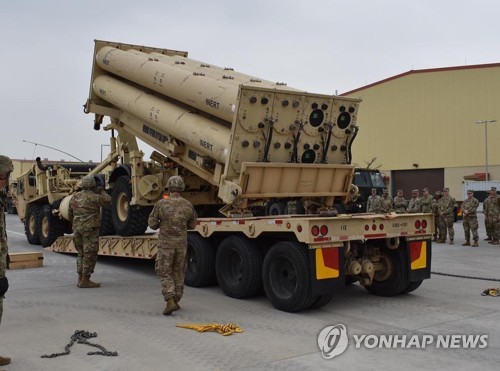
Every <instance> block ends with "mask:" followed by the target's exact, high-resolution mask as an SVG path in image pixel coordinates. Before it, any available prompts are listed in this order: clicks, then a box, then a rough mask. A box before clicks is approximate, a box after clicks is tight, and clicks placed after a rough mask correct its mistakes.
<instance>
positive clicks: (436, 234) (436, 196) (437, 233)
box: [432, 191, 441, 242]
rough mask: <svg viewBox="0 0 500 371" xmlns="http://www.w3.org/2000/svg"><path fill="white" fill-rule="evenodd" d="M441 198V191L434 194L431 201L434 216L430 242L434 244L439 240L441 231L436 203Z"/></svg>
mask: <svg viewBox="0 0 500 371" xmlns="http://www.w3.org/2000/svg"><path fill="white" fill-rule="evenodd" d="M440 198H441V191H436V192H434V198H433V199H432V213H433V214H434V235H433V236H432V241H434V242H436V241H437V240H440V239H441V233H440V232H441V230H440V229H439V207H438V202H439V199H440Z"/></svg>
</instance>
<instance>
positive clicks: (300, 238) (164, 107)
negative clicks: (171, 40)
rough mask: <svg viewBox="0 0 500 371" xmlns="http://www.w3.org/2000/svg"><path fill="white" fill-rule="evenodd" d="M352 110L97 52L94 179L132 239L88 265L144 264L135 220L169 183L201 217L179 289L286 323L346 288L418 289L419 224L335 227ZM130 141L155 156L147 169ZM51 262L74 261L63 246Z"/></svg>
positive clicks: (424, 247) (427, 226)
mask: <svg viewBox="0 0 500 371" xmlns="http://www.w3.org/2000/svg"><path fill="white" fill-rule="evenodd" d="M359 106H360V100H358V99H352V98H346V97H339V96H332V95H323V94H312V93H307V92H304V91H300V90H297V89H293V88H290V87H288V86H286V85H285V84H283V83H273V82H270V81H266V80H263V79H259V78H256V77H253V76H248V75H245V74H242V73H238V72H236V71H234V70H233V69H231V68H222V67H217V66H214V65H211V64H207V63H205V62H199V61H196V60H193V59H190V58H188V57H187V53H186V52H182V51H175V50H169V49H160V48H152V47H145V46H138V45H130V44H123V43H115V42H107V41H100V40H96V42H95V51H94V63H93V68H92V77H91V85H90V92H89V98H88V100H87V103H86V105H85V112H87V113H92V114H93V115H94V129H96V130H98V129H101V128H103V129H104V130H106V131H109V132H110V133H111V146H110V147H111V153H110V154H109V156H108V158H107V159H106V161H104V163H103V164H101V167H104V166H107V167H109V169H110V171H109V172H107V173H106V174H105V179H106V187H107V189H108V190H109V191H110V192H111V196H112V206H111V214H112V218H111V219H112V222H113V227H114V229H115V230H116V232H117V234H119V235H121V236H130V237H117V236H114V237H101V241H100V254H103V255H116V256H129V257H142V258H153V257H154V256H155V254H156V244H155V243H156V242H155V241H156V240H155V238H156V237H155V236H142V234H143V233H144V231H145V230H146V227H147V216H148V214H149V212H150V210H151V208H152V206H153V205H154V203H155V202H156V201H157V200H158V199H159V198H160V197H162V194H163V191H164V186H165V184H166V180H167V179H168V177H169V176H171V175H181V176H182V177H183V178H184V179H185V182H186V190H185V192H184V194H183V196H184V197H186V198H187V199H189V200H190V201H191V202H192V203H193V204H195V206H196V208H197V210H198V211H199V215H200V219H199V220H198V225H197V227H196V228H195V230H193V231H191V232H190V233H189V237H188V244H189V262H188V272H187V276H186V283H187V284H188V285H192V286H205V285H209V284H212V282H214V280H215V277H216V278H217V281H218V283H219V285H220V286H221V288H222V290H223V291H224V292H225V293H226V294H227V295H228V296H231V297H236V298H244V297H248V296H251V295H254V294H255V293H257V292H259V290H261V287H264V290H265V292H266V295H267V296H268V298H269V300H270V301H271V302H272V304H273V305H274V306H275V307H277V308H279V309H281V310H285V311H290V312H294V311H299V310H303V309H306V308H316V307H320V306H322V305H325V304H327V303H328V302H329V301H330V299H331V298H332V297H333V295H334V294H335V293H336V292H338V290H340V288H342V287H344V286H345V284H346V281H349V282H352V281H356V280H358V281H359V282H360V283H361V284H362V285H363V286H364V287H366V289H367V290H368V291H369V292H371V293H373V294H376V295H384V296H392V295H399V294H405V293H408V292H410V291H413V290H415V289H416V288H417V287H418V286H419V285H420V284H421V282H422V280H423V279H426V278H429V277H430V256H431V240H430V238H431V236H432V233H433V230H432V228H433V227H432V225H433V223H431V220H432V215H431V214H412V215H402V214H399V215H396V214H388V215H374V214H355V215H347V214H339V215H337V208H336V205H346V204H347V203H349V202H351V200H352V199H353V197H355V196H356V194H355V193H356V188H355V187H353V186H352V181H353V177H354V172H355V167H354V166H353V165H351V164H350V163H351V146H352V142H353V140H354V138H355V137H356V134H357V132H358V126H357V124H356V118H357V114H358V110H359ZM137 139H140V140H141V141H143V142H145V143H147V144H149V145H150V146H151V147H153V148H154V149H155V150H156V151H155V152H154V153H153V155H152V156H151V160H152V161H144V159H143V153H142V151H140V149H139V146H138V144H137ZM95 171H96V170H94V172H95ZM67 199H68V198H66V199H65V200H63V201H62V203H61V207H60V213H61V215H65V213H66V212H67V211H66V210H65V209H66V208H65V205H67ZM339 209H341V208H340V207H339ZM343 210H345V208H344V209H343ZM53 249H54V250H56V251H74V247H72V245H71V240H70V239H69V238H60V239H58V240H57V241H56V243H55V244H54V245H53Z"/></svg>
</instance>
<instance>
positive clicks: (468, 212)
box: [462, 190, 479, 247]
mask: <svg viewBox="0 0 500 371" xmlns="http://www.w3.org/2000/svg"><path fill="white" fill-rule="evenodd" d="M472 194H473V192H472V191H470V190H469V191H467V195H470V197H469V196H468V197H467V198H466V199H465V200H464V201H463V202H462V215H463V223H462V224H463V227H464V235H465V243H464V244H463V245H462V246H469V245H470V232H471V230H472V239H473V240H474V243H473V244H472V246H474V247H476V246H478V243H477V242H478V240H479V235H478V233H477V229H478V227H479V225H478V223H477V214H476V210H477V207H478V206H479V201H478V200H477V199H476V198H474V197H473V196H472Z"/></svg>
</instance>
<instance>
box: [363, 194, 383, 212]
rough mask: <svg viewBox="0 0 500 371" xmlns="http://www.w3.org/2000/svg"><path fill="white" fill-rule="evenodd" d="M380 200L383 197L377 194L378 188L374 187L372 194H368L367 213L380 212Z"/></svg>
mask: <svg viewBox="0 0 500 371" xmlns="http://www.w3.org/2000/svg"><path fill="white" fill-rule="evenodd" d="M380 200H381V197H380V196H379V195H378V194H377V190H376V189H375V188H372V194H371V195H370V196H368V200H367V202H366V212H367V213H379V212H380Z"/></svg>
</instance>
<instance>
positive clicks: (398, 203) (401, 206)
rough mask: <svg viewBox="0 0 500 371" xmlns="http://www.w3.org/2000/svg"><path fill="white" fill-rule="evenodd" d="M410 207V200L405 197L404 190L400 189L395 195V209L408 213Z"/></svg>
mask: <svg viewBox="0 0 500 371" xmlns="http://www.w3.org/2000/svg"><path fill="white" fill-rule="evenodd" d="M407 207H408V201H407V200H405V198H404V197H403V191H402V190H398V194H397V196H396V197H394V210H395V211H396V213H398V214H404V213H406V208H407Z"/></svg>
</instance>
